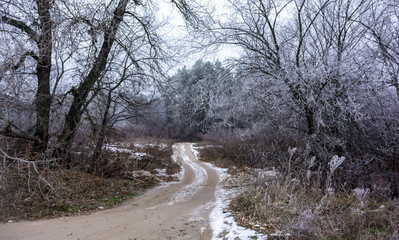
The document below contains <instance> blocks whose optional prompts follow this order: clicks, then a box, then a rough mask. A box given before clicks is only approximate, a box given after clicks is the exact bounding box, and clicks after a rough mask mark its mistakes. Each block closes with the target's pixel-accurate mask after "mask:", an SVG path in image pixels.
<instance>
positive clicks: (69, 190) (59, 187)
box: [0, 143, 180, 221]
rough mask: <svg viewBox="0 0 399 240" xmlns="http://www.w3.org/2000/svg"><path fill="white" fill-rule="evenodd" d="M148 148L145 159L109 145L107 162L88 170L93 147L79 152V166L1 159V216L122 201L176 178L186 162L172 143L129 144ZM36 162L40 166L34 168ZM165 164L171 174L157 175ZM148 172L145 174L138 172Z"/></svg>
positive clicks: (52, 213)
mask: <svg viewBox="0 0 399 240" xmlns="http://www.w3.org/2000/svg"><path fill="white" fill-rule="evenodd" d="M126 148H129V149H131V150H134V151H135V152H142V153H146V156H144V157H142V158H141V159H132V158H131V157H130V156H129V154H126V153H123V152H120V153H115V152H111V151H105V152H104V155H103V158H102V160H103V162H102V164H103V165H102V166H100V165H98V166H97V168H96V172H95V174H87V173H86V170H87V166H88V162H89V161H90V157H89V155H88V153H87V152H80V153H79V154H75V156H74V157H75V158H74V161H73V165H72V166H73V167H72V168H71V169H68V170H66V169H63V168H62V167H58V166H56V165H54V164H52V165H45V164H37V163H36V164H35V165H33V163H28V162H18V161H9V162H7V161H4V162H1V163H0V170H1V171H0V221H9V220H13V221H18V220H25V219H27V220H33V219H39V218H52V217H57V216H65V215H73V214H80V213H85V212H89V211H92V210H96V209H98V208H99V207H104V208H107V207H111V206H114V205H118V204H121V203H122V202H123V201H125V200H127V199H131V198H132V197H133V196H136V195H138V194H140V193H142V192H143V191H144V190H145V189H148V188H150V187H153V186H155V185H157V184H158V183H159V181H174V180H176V179H175V178H174V177H173V176H171V175H172V174H174V173H177V172H179V171H180V166H179V165H178V164H177V163H175V162H174V161H173V160H172V159H171V155H172V148H171V144H169V143H168V144H164V145H163V147H159V146H158V145H157V144H154V145H148V144H142V145H140V146H134V144H131V145H129V146H127V147H126ZM34 167H36V169H34ZM156 169H165V171H166V173H167V174H169V175H166V176H155V174H156V173H157V171H156ZM136 172H138V173H142V174H136Z"/></svg>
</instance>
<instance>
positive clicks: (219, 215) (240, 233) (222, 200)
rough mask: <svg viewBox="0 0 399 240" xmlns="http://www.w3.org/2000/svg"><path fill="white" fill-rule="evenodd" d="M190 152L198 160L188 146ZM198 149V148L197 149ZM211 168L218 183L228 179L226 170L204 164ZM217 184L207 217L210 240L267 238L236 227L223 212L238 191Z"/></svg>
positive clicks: (192, 148) (196, 153) (227, 213)
mask: <svg viewBox="0 0 399 240" xmlns="http://www.w3.org/2000/svg"><path fill="white" fill-rule="evenodd" d="M190 147H191V150H192V151H193V153H194V155H195V157H196V158H197V159H199V152H198V151H197V150H196V147H194V144H190ZM197 149H198V148H197ZM205 164H208V165H209V166H211V167H212V168H213V169H215V170H216V171H217V172H218V173H219V177H220V183H221V182H223V181H224V180H225V179H227V178H229V177H230V175H229V174H228V173H227V169H226V168H219V167H216V166H215V165H213V164H210V163H205ZM220 183H219V184H218V186H217V188H216V193H215V194H216V196H215V197H216V203H215V207H214V208H213V210H212V211H211V213H210V215H209V221H210V226H211V229H212V232H213V233H212V240H216V239H229V240H230V239H232V240H233V239H237V238H238V239H267V236H265V235H263V234H259V233H256V232H255V231H254V230H252V229H247V228H244V227H241V226H238V225H237V222H236V221H235V220H234V217H233V216H232V215H231V213H230V212H228V211H225V209H228V207H229V205H230V202H231V200H232V198H233V197H234V196H236V195H237V194H239V192H240V190H239V189H226V188H223V185H222V184H220Z"/></svg>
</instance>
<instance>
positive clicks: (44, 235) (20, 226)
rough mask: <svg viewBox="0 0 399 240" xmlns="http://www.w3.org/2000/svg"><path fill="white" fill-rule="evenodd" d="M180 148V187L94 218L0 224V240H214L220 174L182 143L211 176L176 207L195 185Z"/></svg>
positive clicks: (151, 194) (158, 191)
mask: <svg viewBox="0 0 399 240" xmlns="http://www.w3.org/2000/svg"><path fill="white" fill-rule="evenodd" d="M181 145H182V144H177V145H176V146H175V149H174V152H175V155H176V156H177V159H178V161H180V162H181V163H182V166H183V168H184V169H185V172H184V176H183V178H182V180H181V181H180V182H179V183H175V184H169V185H166V186H161V187H157V188H155V189H153V190H150V191H148V192H147V193H146V194H144V195H143V196H141V197H138V198H136V199H134V200H132V201H130V202H127V203H126V204H124V205H122V206H120V207H116V208H113V209H109V210H104V211H99V212H96V213H93V214H90V215H82V216H75V217H63V218H57V219H51V220H41V221H34V222H19V223H6V224H0V239H4V240H6V239H9V240H12V239H30V240H35V239H80V240H83V239H95V240H97V239H132V240H133V239H211V238H212V231H211V229H210V227H209V223H208V216H209V213H210V211H211V210H212V207H213V204H214V200H215V189H216V185H217V184H218V183H219V175H218V173H217V171H216V170H214V169H212V168H211V167H209V166H208V165H206V164H204V163H202V162H200V161H198V160H197V159H196V158H195V157H194V155H193V153H192V152H191V150H190V147H189V145H188V144H183V146H184V149H185V152H186V154H187V155H188V157H189V158H190V159H191V161H193V162H194V164H197V165H199V166H200V167H201V168H203V169H205V171H206V173H207V176H206V177H205V179H204V181H203V182H201V183H199V184H198V186H196V187H197V189H199V190H198V191H197V192H196V193H195V194H193V196H186V197H185V198H183V199H181V200H180V201H178V202H172V200H173V199H174V196H175V194H176V193H178V192H179V191H182V190H184V187H185V186H187V185H190V184H192V183H194V182H195V179H196V177H198V176H196V174H195V171H194V170H193V169H192V168H191V167H190V166H189V164H187V163H186V162H185V161H183V158H182V153H181Z"/></svg>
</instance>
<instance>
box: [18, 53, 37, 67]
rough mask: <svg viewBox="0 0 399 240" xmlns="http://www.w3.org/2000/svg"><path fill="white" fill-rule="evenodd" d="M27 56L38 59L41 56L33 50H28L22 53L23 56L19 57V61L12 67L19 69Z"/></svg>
mask: <svg viewBox="0 0 399 240" xmlns="http://www.w3.org/2000/svg"><path fill="white" fill-rule="evenodd" d="M26 57H32V58H33V59H35V60H36V61H37V60H39V57H38V56H37V55H36V54H35V53H34V52H33V51H29V52H26V53H25V54H24V55H22V56H21V58H20V59H19V61H18V63H17V64H15V65H14V66H13V67H12V68H13V69H14V70H17V69H18V68H19V67H20V66H21V65H22V63H24V62H25V59H26Z"/></svg>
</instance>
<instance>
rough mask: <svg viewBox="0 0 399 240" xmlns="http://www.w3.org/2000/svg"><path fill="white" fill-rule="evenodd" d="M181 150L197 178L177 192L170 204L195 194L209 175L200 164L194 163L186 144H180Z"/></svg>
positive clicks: (184, 159)
mask: <svg viewBox="0 0 399 240" xmlns="http://www.w3.org/2000/svg"><path fill="white" fill-rule="evenodd" d="M180 152H181V155H182V158H183V161H184V162H186V163H187V164H188V165H189V166H190V167H191V168H192V169H193V171H194V173H195V176H196V178H195V179H194V181H193V182H192V183H190V184H188V185H187V186H185V187H184V188H182V189H181V190H180V191H179V192H177V193H176V194H175V195H174V196H173V198H172V200H171V201H170V202H169V205H173V204H176V203H180V202H183V200H184V199H185V198H187V197H189V196H194V195H195V194H196V193H197V192H198V191H199V190H200V189H201V188H202V186H201V183H202V182H203V181H204V180H205V178H206V177H207V173H206V171H205V169H203V168H202V167H200V166H199V165H198V164H196V163H194V162H193V161H191V159H190V158H189V157H188V155H187V153H186V149H185V148H184V145H181V146H180Z"/></svg>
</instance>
